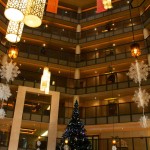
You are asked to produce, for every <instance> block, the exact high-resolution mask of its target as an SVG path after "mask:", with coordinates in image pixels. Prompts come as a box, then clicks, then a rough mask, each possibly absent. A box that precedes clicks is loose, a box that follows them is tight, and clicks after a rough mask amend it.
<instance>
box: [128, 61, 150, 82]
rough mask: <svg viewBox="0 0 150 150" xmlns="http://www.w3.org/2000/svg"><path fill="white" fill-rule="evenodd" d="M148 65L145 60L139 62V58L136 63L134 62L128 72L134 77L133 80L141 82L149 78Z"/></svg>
mask: <svg viewBox="0 0 150 150" xmlns="http://www.w3.org/2000/svg"><path fill="white" fill-rule="evenodd" d="M148 71H149V68H148V65H147V64H144V62H143V61H141V62H138V61H137V60H136V61H135V63H132V64H131V66H130V68H129V72H128V73H127V75H128V76H129V77H130V78H131V79H133V81H134V82H135V83H139V84H141V81H142V80H145V81H146V80H147V76H148Z"/></svg>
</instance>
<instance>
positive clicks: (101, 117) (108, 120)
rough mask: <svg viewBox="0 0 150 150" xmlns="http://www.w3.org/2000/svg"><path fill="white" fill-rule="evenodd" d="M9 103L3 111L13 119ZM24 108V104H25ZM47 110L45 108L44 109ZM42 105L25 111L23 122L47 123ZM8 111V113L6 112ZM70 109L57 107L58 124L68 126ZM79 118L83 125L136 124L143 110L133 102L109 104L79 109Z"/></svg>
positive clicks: (48, 113)
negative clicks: (37, 108)
mask: <svg viewBox="0 0 150 150" xmlns="http://www.w3.org/2000/svg"><path fill="white" fill-rule="evenodd" d="M10 105H11V102H9V101H8V102H7V105H5V107H4V109H5V110H6V114H7V115H6V117H7V118H13V115H11V116H10V114H13V112H14V109H15V105H14V107H13V106H11V107H10ZM25 107H26V104H25ZM46 108H47V107H46ZM46 108H45V107H44V106H43V105H42V104H41V109H39V110H36V112H35V111H34V112H33V107H32V106H31V107H30V109H26V108H25V110H24V112H23V116H22V119H23V120H31V121H36V122H46V123H48V122H49V116H50V112H49V110H47V109H46ZM8 110H9V111H8ZM72 111H73V108H72V107H64V106H61V105H60V106H59V113H58V114H59V116H58V124H68V122H69V120H70V119H71V116H72ZM79 111H80V118H81V120H82V121H83V123H84V124H85V125H96V124H113V123H126V122H138V121H139V119H140V117H141V116H142V114H143V109H142V108H138V107H137V104H136V103H134V102H126V103H109V104H107V105H98V106H90V107H79ZM145 114H146V115H148V116H149V115H150V103H149V105H148V106H147V107H145Z"/></svg>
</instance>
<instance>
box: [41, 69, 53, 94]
mask: <svg viewBox="0 0 150 150" xmlns="http://www.w3.org/2000/svg"><path fill="white" fill-rule="evenodd" d="M50 76H51V73H50V72H49V68H48V67H44V70H43V75H42V77H41V85H40V90H41V91H45V94H48V93H49V87H50Z"/></svg>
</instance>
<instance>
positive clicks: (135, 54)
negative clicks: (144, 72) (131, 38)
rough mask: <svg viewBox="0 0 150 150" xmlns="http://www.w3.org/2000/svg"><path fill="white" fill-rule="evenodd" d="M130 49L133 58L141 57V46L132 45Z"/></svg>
mask: <svg viewBox="0 0 150 150" xmlns="http://www.w3.org/2000/svg"><path fill="white" fill-rule="evenodd" d="M130 48H131V55H132V56H133V57H138V56H140V55H141V50H140V45H139V44H138V43H133V44H131V46H130Z"/></svg>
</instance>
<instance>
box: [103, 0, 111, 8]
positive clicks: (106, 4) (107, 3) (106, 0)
mask: <svg viewBox="0 0 150 150" xmlns="http://www.w3.org/2000/svg"><path fill="white" fill-rule="evenodd" d="M103 5H104V8H105V9H111V8H112V2H111V0H103Z"/></svg>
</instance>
